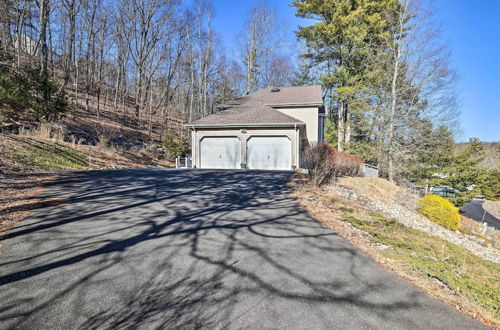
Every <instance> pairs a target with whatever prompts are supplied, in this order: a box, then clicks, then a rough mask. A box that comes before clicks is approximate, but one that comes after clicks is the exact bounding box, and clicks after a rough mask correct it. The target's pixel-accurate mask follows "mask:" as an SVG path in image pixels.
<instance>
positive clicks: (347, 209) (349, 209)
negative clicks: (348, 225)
mask: <svg viewBox="0 0 500 330" xmlns="http://www.w3.org/2000/svg"><path fill="white" fill-rule="evenodd" d="M340 210H341V211H342V212H344V213H346V214H352V213H354V209H352V208H350V207H341V208H340Z"/></svg>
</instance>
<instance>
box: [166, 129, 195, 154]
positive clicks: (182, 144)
mask: <svg viewBox="0 0 500 330" xmlns="http://www.w3.org/2000/svg"><path fill="white" fill-rule="evenodd" d="M162 144H163V146H164V147H165V148H167V150H168V158H170V159H173V158H175V157H178V156H187V154H188V153H189V141H188V139H187V138H184V137H181V138H177V137H176V136H175V135H174V133H173V132H172V131H170V130H167V131H165V133H163V139H162Z"/></svg>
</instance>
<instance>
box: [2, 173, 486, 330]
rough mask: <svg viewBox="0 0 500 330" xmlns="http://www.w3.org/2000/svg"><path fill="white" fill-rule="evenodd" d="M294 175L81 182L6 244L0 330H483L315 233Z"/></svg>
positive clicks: (63, 188) (319, 228)
mask: <svg viewBox="0 0 500 330" xmlns="http://www.w3.org/2000/svg"><path fill="white" fill-rule="evenodd" d="M289 176H290V174H289V173H280V172H252V171H249V172H241V171H228V172H225V171H219V172H217V171H172V170H171V171H168V170H117V171H98V172H82V173H79V174H78V175H75V177H74V178H72V179H68V180H66V181H65V182H60V183H58V184H57V185H53V186H51V187H49V188H48V189H47V190H46V192H45V194H46V195H47V196H50V197H56V198H64V199H65V200H66V201H67V202H68V204H67V205H59V206H53V207H47V208H45V209H41V210H38V211H37V212H36V213H35V214H34V215H32V216H31V217H29V218H28V219H25V220H23V221H22V222H21V223H20V224H19V225H18V226H17V227H16V228H15V229H14V230H13V231H11V233H10V234H9V235H7V236H6V237H4V238H3V240H2V241H1V243H2V244H3V245H4V247H3V253H4V254H3V255H2V256H0V328H30V329H78V328H81V329H93V328H99V329H102V328H146V329H151V328H161V329H168V328H175V329H180V328H187V329H193V328H205V329H210V328H232V329H239V328H252V329H254V328H258V329H264V328H273V329H277V328H280V329H362V328H371V329H374V328H393V329H408V328H420V329H437V328H439V329H473V328H482V326H481V325H480V324H479V323H476V322H475V321H473V320H472V319H469V318H467V317H465V316H463V315H461V314H459V313H457V312H455V311H454V310H452V309H451V308H450V307H448V306H447V305H445V304H443V303H441V302H439V301H437V300H435V299H433V298H430V297H428V296H426V295H424V294H423V293H421V292H419V291H418V290H416V289H414V288H413V287H411V286H410V285H408V284H406V283H405V282H404V281H402V280H401V279H400V278H398V277H397V276H396V275H394V274H392V273H390V272H387V271H385V270H383V269H382V268H380V267H379V266H378V265H376V264H375V263H374V262H373V261H371V259H369V258H368V257H367V256H366V255H364V254H363V253H362V252H360V251H359V250H358V249H356V248H355V247H354V246H352V245H351V244H349V243H347V242H346V241H344V240H343V239H341V238H340V237H338V236H337V235H336V234H335V233H334V232H332V231H331V230H329V229H328V228H326V227H324V226H323V225H321V224H320V223H318V222H316V221H315V220H314V219H313V218H311V216H310V215H308V214H307V212H305V210H304V209H302V208H300V207H299V206H298V205H297V204H296V203H295V202H294V201H293V200H291V199H289V198H288V197H287V191H286V188H285V183H286V182H287V180H288V179H289Z"/></svg>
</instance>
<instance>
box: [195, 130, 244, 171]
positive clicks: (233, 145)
mask: <svg viewBox="0 0 500 330" xmlns="http://www.w3.org/2000/svg"><path fill="white" fill-rule="evenodd" d="M200 152H201V153H200V158H201V159H200V160H201V162H200V164H201V166H200V167H201V168H241V164H240V139H238V138H237V137H206V138H204V139H203V140H201V142H200Z"/></svg>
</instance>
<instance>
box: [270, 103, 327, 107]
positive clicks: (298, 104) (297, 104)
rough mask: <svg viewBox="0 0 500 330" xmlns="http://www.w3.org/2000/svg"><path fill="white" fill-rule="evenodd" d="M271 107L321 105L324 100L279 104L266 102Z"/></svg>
mask: <svg viewBox="0 0 500 330" xmlns="http://www.w3.org/2000/svg"><path fill="white" fill-rule="evenodd" d="M264 105H266V106H268V107H271V108H290V107H313V106H314V107H321V106H323V102H305V103H304V102H301V103H278V104H264Z"/></svg>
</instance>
